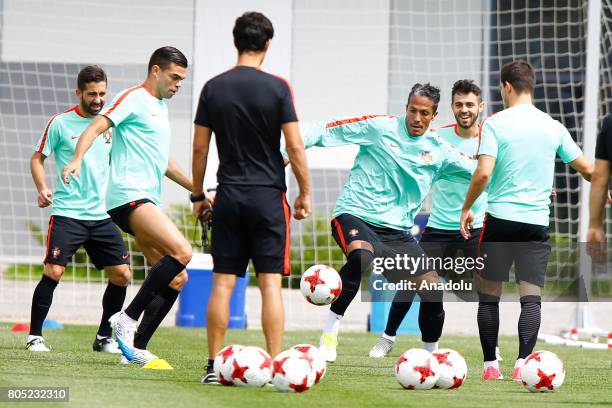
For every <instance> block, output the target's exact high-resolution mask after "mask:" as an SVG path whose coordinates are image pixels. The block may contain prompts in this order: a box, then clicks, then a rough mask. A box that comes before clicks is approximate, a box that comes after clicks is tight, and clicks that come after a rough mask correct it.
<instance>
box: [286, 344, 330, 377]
mask: <svg viewBox="0 0 612 408" xmlns="http://www.w3.org/2000/svg"><path fill="white" fill-rule="evenodd" d="M291 348H292V349H294V350H298V351H301V352H302V353H305V354H306V355H308V356H310V358H312V370H313V371H314V373H315V384H318V383H319V381H321V379H323V376H324V375H325V372H326V371H327V363H326V362H325V358H324V357H323V354H321V352H320V351H319V349H318V348H317V347H315V346H313V345H312V344H296V345H295V346H293V347H291Z"/></svg>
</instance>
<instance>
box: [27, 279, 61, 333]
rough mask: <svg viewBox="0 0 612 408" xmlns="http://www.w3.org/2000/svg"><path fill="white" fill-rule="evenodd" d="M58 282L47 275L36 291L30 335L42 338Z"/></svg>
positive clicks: (33, 298)
mask: <svg viewBox="0 0 612 408" xmlns="http://www.w3.org/2000/svg"><path fill="white" fill-rule="evenodd" d="M57 284H58V282H57V281H55V280H53V279H51V278H50V277H48V276H47V275H43V276H42V278H41V279H40V282H38V285H36V289H34V295H32V311H31V313H30V335H31V336H42V326H43V322H44V321H45V319H46V317H47V313H49V308H50V307H51V303H52V302H53V291H54V290H55V288H56V287H57Z"/></svg>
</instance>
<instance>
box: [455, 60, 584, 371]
mask: <svg viewBox="0 0 612 408" xmlns="http://www.w3.org/2000/svg"><path fill="white" fill-rule="evenodd" d="M535 82H536V79H535V71H534V69H533V67H532V66H531V65H530V64H529V63H527V62H525V61H522V60H517V61H514V62H510V63H508V64H506V65H504V66H503V67H502V69H501V76H500V87H501V95H502V99H503V101H504V105H505V106H506V109H505V110H503V111H501V112H499V113H497V114H495V115H493V116H491V117H489V118H487V119H486V120H485V121H484V122H483V124H482V130H481V136H480V147H479V149H478V154H477V155H478V166H477V168H476V170H475V172H474V175H473V176H472V181H471V184H470V187H469V190H468V194H467V196H466V199H465V202H464V204H463V208H462V211H461V234H462V235H463V236H464V237H465V238H466V239H467V238H469V237H470V231H469V229H470V228H471V227H472V226H473V223H474V214H473V212H472V211H471V210H470V208H471V207H472V206H473V204H474V202H475V201H476V200H477V198H478V197H479V196H480V194H481V193H482V191H483V190H484V189H485V187H487V185H488V190H487V191H488V198H487V215H486V218H485V222H484V225H483V228H482V230H481V234H480V240H481V242H482V248H481V252H482V254H486V255H487V258H486V260H485V265H484V269H483V270H482V271H480V272H479V273H478V274H476V288H477V290H478V297H479V303H478V316H477V318H478V330H479V333H480V343H481V346H482V351H483V354H484V370H483V378H484V379H485V380H498V379H501V378H502V374H501V371H500V369H499V362H498V361H497V359H496V357H495V346H496V344H497V336H498V331H499V301H500V296H501V293H502V282H504V281H507V280H508V277H509V272H510V267H511V266H512V264H513V263H514V264H515V276H516V281H517V282H518V284H519V295H520V301H521V315H520V317H519V322H518V333H519V353H518V358H517V360H516V363H515V366H514V375H513V377H514V380H516V381H520V367H521V365H522V364H523V361H524V359H525V357H527V356H528V355H529V354H530V353H531V352H532V351H533V347H534V345H535V343H536V340H537V337H538V331H539V329H540V320H541V288H542V287H543V286H544V278H545V273H546V265H547V263H548V255H549V253H550V246H549V245H548V224H549V207H548V206H549V204H550V194H551V188H552V187H551V186H552V184H553V178H554V167H555V155H556V154H558V155H559V157H560V158H561V160H563V162H564V163H569V165H570V166H571V167H572V168H574V169H575V170H576V171H578V172H579V173H580V174H581V175H582V176H583V177H584V178H585V179H586V180H590V179H591V173H592V172H593V165H592V163H591V162H590V161H589V160H588V159H586V158H585V157H584V156H583V155H582V152H581V150H580V148H579V147H578V146H577V145H576V143H575V142H574V141H573V140H572V137H571V136H570V134H569V132H568V131H567V129H565V127H564V126H563V125H562V124H561V123H559V122H558V121H556V120H554V119H552V118H551V117H550V116H549V115H547V114H546V113H544V112H542V111H540V110H539V109H537V108H536V107H535V106H534V105H533V98H532V94H533V89H534V87H535ZM500 242H503V244H501V245H500V244H497V245H496V244H495V243H500ZM525 243H527V244H525ZM483 256H484V255H483Z"/></svg>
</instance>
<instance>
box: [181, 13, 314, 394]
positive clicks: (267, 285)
mask: <svg viewBox="0 0 612 408" xmlns="http://www.w3.org/2000/svg"><path fill="white" fill-rule="evenodd" d="M233 35H234V45H235V46H236V48H237V50H238V63H237V64H236V66H235V67H234V68H232V69H230V70H229V71H227V72H224V73H223V74H221V75H218V76H216V77H214V78H213V79H211V80H209V81H208V82H207V83H206V85H204V88H203V89H202V93H201V95H200V101H199V104H198V110H197V113H196V117H195V120H194V123H195V133H194V141H193V187H194V190H193V192H192V195H191V200H192V202H194V208H193V211H194V214H195V215H196V216H197V217H202V216H204V212H205V211H206V210H207V209H209V207H210V200H208V198H207V197H206V196H205V195H204V192H203V188H202V185H203V181H204V174H205V170H206V161H207V156H208V147H209V143H210V139H211V135H212V133H213V132H214V133H215V138H216V142H217V149H218V152H219V169H218V172H217V181H218V187H217V194H216V197H215V200H214V203H215V204H214V212H213V215H212V238H211V241H212V256H213V261H214V275H213V276H214V277H213V288H212V292H211V296H210V299H209V301H208V309H207V315H206V321H207V336H208V353H209V360H208V366H207V369H206V372H205V373H204V375H203V376H202V383H204V384H214V383H218V379H217V378H216V376H215V374H214V372H213V370H212V362H213V359H214V358H215V355H216V354H217V352H218V351H219V350H220V349H221V347H222V345H223V339H224V336H225V330H226V328H227V323H228V320H229V301H230V297H231V295H232V291H233V289H234V285H235V283H236V277H238V276H244V274H245V271H246V268H247V265H248V262H249V260H252V261H253V265H254V267H255V271H256V273H257V276H258V282H259V288H260V290H261V295H262V326H263V330H264V335H265V337H266V345H267V349H268V352H269V353H270V355H271V356H273V357H274V356H275V355H276V354H278V353H279V352H280V351H281V346H282V340H283V329H284V323H285V321H284V308H283V301H282V296H281V282H282V277H283V276H286V275H288V274H289V272H290V264H289V222H290V209H289V205H288V204H287V200H286V197H285V191H286V190H287V186H286V185H285V168H284V163H283V158H282V156H281V153H280V134H281V129H282V131H283V133H284V134H285V140H286V145H287V152H288V153H289V156H290V159H291V163H292V168H293V172H294V174H295V176H296V179H297V181H298V185H299V189H300V191H299V194H298V197H297V199H296V201H295V205H294V210H295V213H294V217H295V218H296V219H298V220H299V219H303V218H306V217H307V216H308V215H309V214H310V183H309V180H308V170H307V166H306V155H305V152H304V145H303V142H302V138H301V136H300V133H299V128H298V125H297V120H298V119H297V115H296V112H295V107H294V104H293V93H292V90H291V87H290V86H289V84H288V83H287V81H285V80H284V79H281V78H279V77H277V76H274V75H271V74H268V73H266V72H263V71H261V70H260V69H259V67H260V66H261V64H262V62H263V59H264V57H265V55H266V51H267V50H268V47H269V45H270V40H271V39H272V37H273V35H274V29H273V27H272V23H271V22H270V20H268V19H267V18H266V17H265V16H264V15H263V14H261V13H256V12H248V13H245V14H243V15H242V16H240V17H239V18H238V19H237V20H236V24H235V26H234V30H233Z"/></svg>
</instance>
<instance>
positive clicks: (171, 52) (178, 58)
mask: <svg viewBox="0 0 612 408" xmlns="http://www.w3.org/2000/svg"><path fill="white" fill-rule="evenodd" d="M171 63H175V64H176V65H178V66H179V67H183V68H187V65H188V64H187V57H185V54H183V53H182V52H180V51H179V50H178V49H177V48H174V47H169V46H166V47H161V48H158V49H156V50H155V51H154V52H153V54H152V55H151V58H150V59H149V68H148V72H151V68H153V65H157V66H158V67H160V68H161V69H166V68H168V66H169V65H170V64H171Z"/></svg>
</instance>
